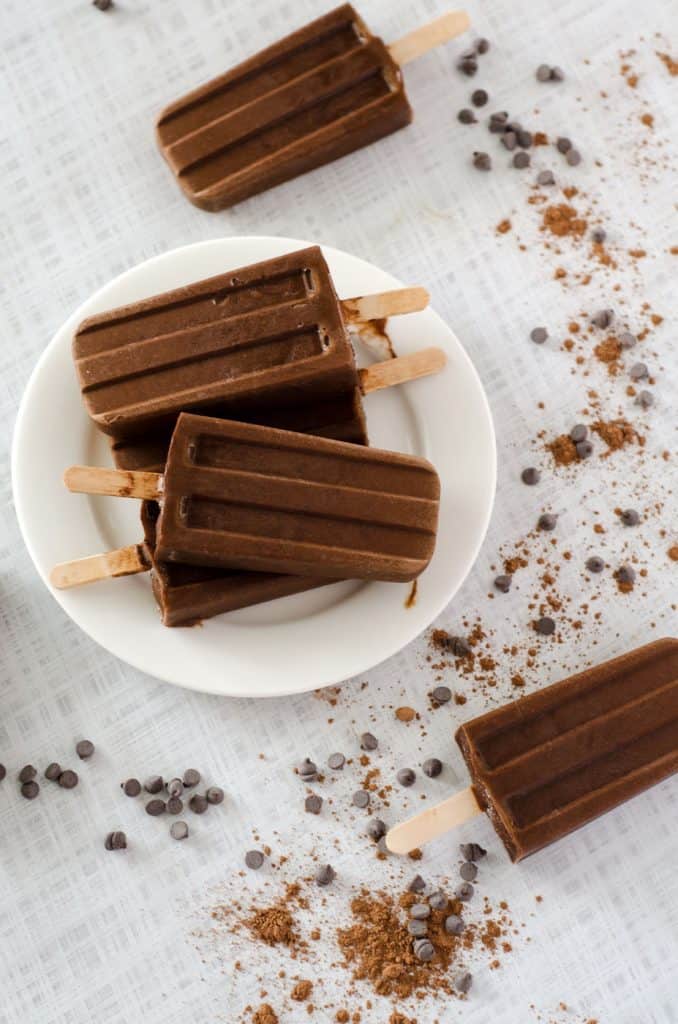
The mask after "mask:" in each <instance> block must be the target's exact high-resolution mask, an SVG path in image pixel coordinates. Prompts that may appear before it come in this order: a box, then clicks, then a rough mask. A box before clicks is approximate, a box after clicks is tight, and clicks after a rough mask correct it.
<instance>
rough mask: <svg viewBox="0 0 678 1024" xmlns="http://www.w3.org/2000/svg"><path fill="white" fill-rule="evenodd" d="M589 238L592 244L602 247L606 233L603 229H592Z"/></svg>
mask: <svg viewBox="0 0 678 1024" xmlns="http://www.w3.org/2000/svg"><path fill="white" fill-rule="evenodd" d="M591 238H592V239H593V241H594V242H597V243H598V245H602V244H603V242H604V241H605V239H606V238H607V231H605V228H594V229H593V231H592V232H591Z"/></svg>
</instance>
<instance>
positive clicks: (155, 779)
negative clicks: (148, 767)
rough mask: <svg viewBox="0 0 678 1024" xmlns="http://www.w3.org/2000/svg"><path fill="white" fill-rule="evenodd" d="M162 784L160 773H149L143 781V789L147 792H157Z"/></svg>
mask: <svg viewBox="0 0 678 1024" xmlns="http://www.w3.org/2000/svg"><path fill="white" fill-rule="evenodd" d="M163 786H164V782H163V779H162V775H150V776H149V777H148V778H147V779H146V781H145V782H144V789H145V790H146V792H147V793H159V792H160V790H161V789H162V787H163Z"/></svg>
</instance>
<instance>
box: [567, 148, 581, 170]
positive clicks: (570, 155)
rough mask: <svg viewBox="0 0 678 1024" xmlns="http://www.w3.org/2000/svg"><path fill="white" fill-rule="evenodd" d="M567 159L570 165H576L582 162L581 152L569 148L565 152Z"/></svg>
mask: <svg viewBox="0 0 678 1024" xmlns="http://www.w3.org/2000/svg"><path fill="white" fill-rule="evenodd" d="M565 160H566V162H567V163H568V164H569V165H570V167H576V166H577V164H580V163H581V153H580V152H579V150H578V149H568V151H567V153H566V154H565Z"/></svg>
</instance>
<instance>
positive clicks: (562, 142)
mask: <svg viewBox="0 0 678 1024" xmlns="http://www.w3.org/2000/svg"><path fill="white" fill-rule="evenodd" d="M556 149H557V150H558V152H559V153H567V152H569V150H571V149H572V141H571V139H568V138H567V136H565V135H561V136H560V138H559V139H557V140H556Z"/></svg>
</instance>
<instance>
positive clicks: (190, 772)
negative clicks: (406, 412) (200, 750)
mask: <svg viewBox="0 0 678 1024" xmlns="http://www.w3.org/2000/svg"><path fill="white" fill-rule="evenodd" d="M182 782H183V784H184V786H186V788H187V789H190V788H191V787H192V786H197V785H198V783H199V782H200V772H199V771H198V770H197V768H187V769H186V771H185V772H184V774H183V778H182Z"/></svg>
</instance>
